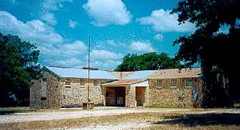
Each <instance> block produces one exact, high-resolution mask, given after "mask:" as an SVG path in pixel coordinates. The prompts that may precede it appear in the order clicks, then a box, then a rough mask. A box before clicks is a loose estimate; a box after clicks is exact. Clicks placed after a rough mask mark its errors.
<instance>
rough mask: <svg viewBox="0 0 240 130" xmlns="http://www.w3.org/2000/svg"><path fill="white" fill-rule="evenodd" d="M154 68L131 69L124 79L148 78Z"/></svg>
mask: <svg viewBox="0 0 240 130" xmlns="http://www.w3.org/2000/svg"><path fill="white" fill-rule="evenodd" d="M154 72H155V70H142V71H133V72H132V73H131V74H129V75H128V76H127V77H126V78H125V79H127V80H134V79H140V80H144V79H148V78H149V77H150V76H151V75H152V74H153V73H154Z"/></svg>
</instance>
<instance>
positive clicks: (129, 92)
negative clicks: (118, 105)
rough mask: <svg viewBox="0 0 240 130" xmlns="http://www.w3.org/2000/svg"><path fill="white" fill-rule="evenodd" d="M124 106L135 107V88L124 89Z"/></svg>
mask: <svg viewBox="0 0 240 130" xmlns="http://www.w3.org/2000/svg"><path fill="white" fill-rule="evenodd" d="M126 106H127V107H136V106H137V102H136V87H130V86H128V87H126Z"/></svg>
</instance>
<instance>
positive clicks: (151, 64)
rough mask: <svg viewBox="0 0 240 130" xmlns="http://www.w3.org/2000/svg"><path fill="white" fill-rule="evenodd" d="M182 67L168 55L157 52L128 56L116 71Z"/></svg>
mask: <svg viewBox="0 0 240 130" xmlns="http://www.w3.org/2000/svg"><path fill="white" fill-rule="evenodd" d="M178 67H181V64H180V62H179V61H176V60H175V59H173V58H171V57H169V56H168V55H167V54H166V53H161V54H157V53H155V52H151V53H146V54H142V55H137V54H128V55H126V56H125V57H124V58H123V62H122V63H121V64H120V65H119V66H118V67H117V68H116V69H115V70H117V71H135V70H157V69H169V68H178Z"/></svg>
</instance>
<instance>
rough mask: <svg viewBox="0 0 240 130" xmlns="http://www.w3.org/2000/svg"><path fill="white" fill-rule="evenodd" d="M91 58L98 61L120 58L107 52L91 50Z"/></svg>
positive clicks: (119, 55) (118, 55)
mask: <svg viewBox="0 0 240 130" xmlns="http://www.w3.org/2000/svg"><path fill="white" fill-rule="evenodd" d="M91 57H92V58H93V59H98V60H117V59H120V58H121V57H122V56H121V54H116V53H114V52H111V51H108V50H92V52H91Z"/></svg>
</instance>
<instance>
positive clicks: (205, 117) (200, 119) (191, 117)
mask: <svg viewBox="0 0 240 130" xmlns="http://www.w3.org/2000/svg"><path fill="white" fill-rule="evenodd" d="M168 119H169V120H164V121H159V122H155V123H154V124H167V125H176V124H179V125H185V126H192V127H194V126H198V125H201V126H204V125H206V126H207V125H240V114H234V113H207V114H187V115H182V116H175V117H172V118H171V117H170V118H168Z"/></svg>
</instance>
